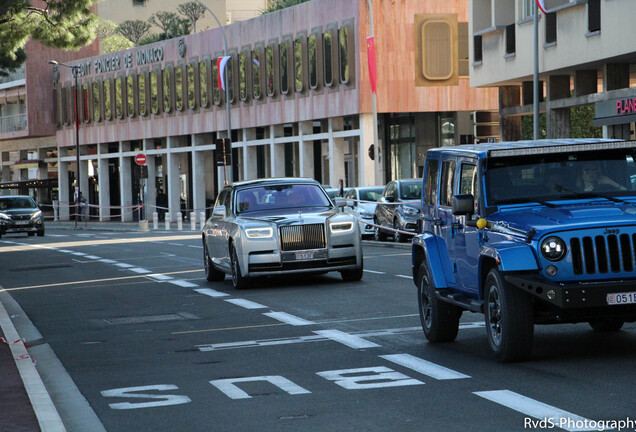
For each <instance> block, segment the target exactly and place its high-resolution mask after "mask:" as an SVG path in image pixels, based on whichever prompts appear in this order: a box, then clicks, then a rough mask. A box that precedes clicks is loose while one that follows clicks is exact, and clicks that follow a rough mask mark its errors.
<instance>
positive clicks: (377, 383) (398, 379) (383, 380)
mask: <svg viewBox="0 0 636 432" xmlns="http://www.w3.org/2000/svg"><path fill="white" fill-rule="evenodd" d="M317 374H318V375H320V376H321V377H323V378H326V379H328V380H329V381H334V382H335V383H336V384H338V385H339V386H341V387H344V388H346V389H347V390H362V389H371V388H382V387H400V386H409V385H420V384H424V383H423V382H422V381H418V380H416V379H413V378H409V377H408V376H406V375H404V374H401V373H399V372H395V371H394V370H392V369H389V368H388V367H384V366H379V367H370V368H361V369H342V370H335V371H326V372H317Z"/></svg>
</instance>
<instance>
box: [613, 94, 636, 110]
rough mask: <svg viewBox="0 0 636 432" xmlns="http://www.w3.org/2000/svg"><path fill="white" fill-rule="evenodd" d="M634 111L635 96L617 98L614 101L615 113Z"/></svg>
mask: <svg viewBox="0 0 636 432" xmlns="http://www.w3.org/2000/svg"><path fill="white" fill-rule="evenodd" d="M635 112H636V98H631V99H619V100H617V101H616V114H631V113H635Z"/></svg>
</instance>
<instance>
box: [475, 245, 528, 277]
mask: <svg viewBox="0 0 636 432" xmlns="http://www.w3.org/2000/svg"><path fill="white" fill-rule="evenodd" d="M481 255H482V257H488V258H492V259H493V260H495V262H496V263H497V268H498V269H499V271H502V272H511V271H523V270H525V271H527V270H539V263H538V261H537V257H536V255H535V251H534V249H533V248H532V247H531V246H530V245H528V244H526V243H520V242H512V241H503V242H500V243H497V244H496V245H495V246H490V245H488V246H485V247H483V248H482V250H481Z"/></svg>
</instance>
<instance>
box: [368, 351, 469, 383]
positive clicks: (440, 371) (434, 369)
mask: <svg viewBox="0 0 636 432" xmlns="http://www.w3.org/2000/svg"><path fill="white" fill-rule="evenodd" d="M380 357H381V358H383V359H385V360H388V361H390V362H393V363H396V364H399V365H400V366H404V367H406V368H409V369H412V370H414V371H415V372H419V373H421V374H422V375H426V376H429V377H431V378H434V379H436V380H451V379H462V378H470V376H468V375H464V374H463V373H460V372H456V371H454V370H452V369H448V368H445V367H444V366H440V365H437V364H435V363H431V362H429V361H427V360H424V359H421V358H419V357H415V356H412V355H410V354H391V355H381V356H380Z"/></svg>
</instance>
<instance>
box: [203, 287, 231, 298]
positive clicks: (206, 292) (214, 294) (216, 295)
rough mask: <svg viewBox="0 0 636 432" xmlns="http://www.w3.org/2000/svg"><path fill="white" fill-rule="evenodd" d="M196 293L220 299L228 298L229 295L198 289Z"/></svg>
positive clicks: (209, 289)
mask: <svg viewBox="0 0 636 432" xmlns="http://www.w3.org/2000/svg"><path fill="white" fill-rule="evenodd" d="M194 291H196V292H198V293H199V294H203V295H206V296H210V297H212V298H219V297H228V296H229V294H226V293H223V292H219V291H215V290H213V289H211V288H198V289H195V290H194Z"/></svg>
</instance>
